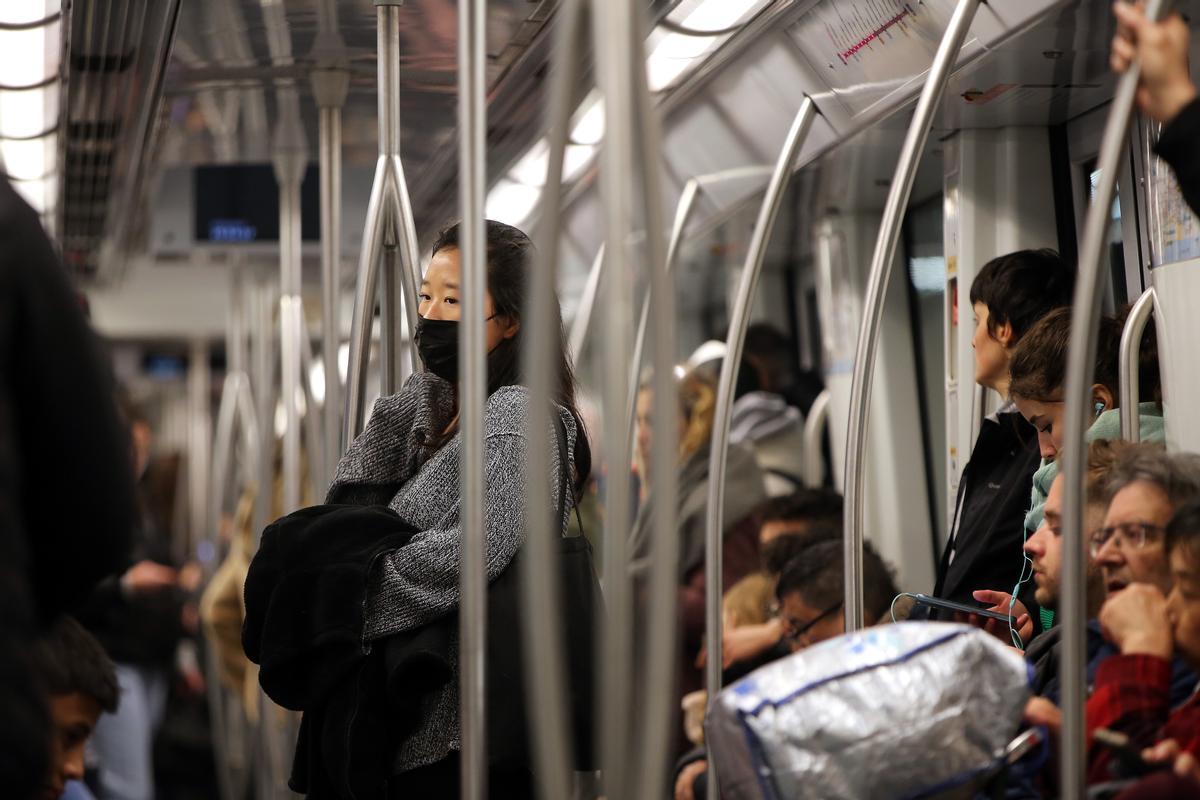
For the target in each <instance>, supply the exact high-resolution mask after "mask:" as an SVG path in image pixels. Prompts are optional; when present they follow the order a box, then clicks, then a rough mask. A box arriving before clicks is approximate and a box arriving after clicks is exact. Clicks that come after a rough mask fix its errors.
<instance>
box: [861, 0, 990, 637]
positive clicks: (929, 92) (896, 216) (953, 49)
mask: <svg viewBox="0 0 1200 800" xmlns="http://www.w3.org/2000/svg"><path fill="white" fill-rule="evenodd" d="M979 3H980V0H959V2H958V5H957V6H955V8H954V14H953V15H952V16H951V17H950V24H949V25H948V26H947V27H946V32H945V34H943V36H942V41H941V44H939V45H938V49H937V53H935V54H934V57H933V63H932V64H930V66H929V76H928V77H927V78H926V79H925V85H924V87H923V88H922V89H921V96H920V98H919V99H918V100H917V107H916V110H915V111H914V112H913V118H912V122H910V123H909V126H908V132H907V133H906V134H905V137H904V144H903V146H902V148H901V150H900V160H899V161H898V162H897V164H896V173H895V176H894V177H893V178H892V183H891V189H890V190H889V191H888V197H887V203H886V205H885V206H884V210H883V218H882V220H881V221H880V223H879V236H878V238H877V239H876V240H875V254H874V256H873V258H872V259H871V272H870V277H869V279H868V282H867V296H866V300H865V301H864V303H863V311H862V322H861V323H860V325H859V329H858V343H857V345H856V347H855V355H854V377H853V382H852V383H851V389H850V421H849V428H848V432H847V437H846V478H845V488H846V536H845V549H846V553H845V558H846V567H845V581H846V583H845V591H846V598H845V614H846V630H847V631H856V630H858V629H859V628H861V627H862V626H863V586H862V550H863V505H864V502H865V497H864V494H863V483H864V479H865V477H866V476H865V466H864V463H863V456H864V455H865V454H866V446H867V416H868V413H869V405H870V401H871V379H872V377H873V375H874V372H875V356H876V353H877V351H878V349H879V326H880V323H881V321H882V318H883V303H884V298H885V296H886V294H887V287H888V283H889V279H890V278H891V273H892V262H893V261H894V260H895V258H896V245H897V244H898V243H899V241H900V228H901V225H902V224H903V222H904V210H905V208H906V207H907V205H908V199H909V197H910V196H911V195H912V187H913V182H914V180H915V179H916V175H917V166H918V165H919V164H920V160H921V151H922V150H923V149H924V147H925V142H926V140H927V139H928V138H929V128H930V125H931V124H932V123H933V115H934V113H935V112H936V111H937V107H938V105H939V104H940V103H941V100H942V94H943V93H944V92H945V89H946V81H947V80H948V79H949V77H950V71H951V68H952V67H953V66H954V61H955V58H956V57H957V56H958V52H959V50H960V49H962V45H963V41H964V40H965V39H966V36H967V32H968V31H969V30H970V28H971V21H972V20H973V19H974V18H975V12H976V11H977V10H978V8H979Z"/></svg>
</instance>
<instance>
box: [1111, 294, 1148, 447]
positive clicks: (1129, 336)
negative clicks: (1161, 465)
mask: <svg viewBox="0 0 1200 800" xmlns="http://www.w3.org/2000/svg"><path fill="white" fill-rule="evenodd" d="M1153 312H1154V289H1153V288H1150V289H1147V290H1146V291H1144V292H1142V296H1141V297H1139V298H1138V299H1137V302H1136V303H1134V304H1133V308H1131V309H1130V310H1129V317H1128V318H1126V320H1125V329H1124V330H1123V331H1121V351H1120V362H1119V363H1120V371H1119V373H1118V374H1119V375H1120V380H1121V388H1120V391H1121V400H1120V402H1121V438H1122V439H1124V440H1125V441H1127V442H1140V441H1141V440H1142V431H1141V426H1140V425H1139V423H1138V404H1139V403H1140V402H1141V398H1140V397H1139V396H1138V394H1139V387H1138V372H1139V370H1138V367H1139V364H1138V361H1139V359H1138V355H1139V353H1140V352H1141V349H1142V336H1143V335H1144V334H1145V333H1146V323H1148V322H1149V321H1150V315H1151V314H1152V313H1153Z"/></svg>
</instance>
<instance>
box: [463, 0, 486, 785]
mask: <svg viewBox="0 0 1200 800" xmlns="http://www.w3.org/2000/svg"><path fill="white" fill-rule="evenodd" d="M486 28H487V3H486V0H463V2H460V3H459V4H458V131H459V144H458V203H459V210H460V212H459V217H460V218H461V220H462V222H461V223H460V225H461V232H460V237H459V253H460V254H461V262H460V263H461V264H462V267H461V270H462V287H463V292H462V295H463V297H462V320H461V322H460V327H461V329H462V336H461V338H460V339H459V342H458V358H459V372H458V378H459V387H458V407H459V424H460V426H461V431H462V467H461V476H460V479H459V493H460V507H461V509H462V512H461V518H462V525H461V528H460V530H461V531H462V537H461V539H462V545H461V547H462V556H461V560H460V563H461V568H460V571H459V572H460V574H459V603H460V604H459V616H458V619H459V645H460V646H459V675H460V676H461V677H460V681H459V719H460V720H461V735H462V760H461V763H460V772H461V783H462V796H463V798H465V800H483V798H486V797H487V740H486V733H487V719H486V711H487V708H486V700H487V696H486V694H485V687H486V680H487V675H486V669H485V667H486V653H485V649H486V645H487V555H488V553H487V529H486V523H487V520H486V518H485V516H484V508H483V500H484V492H485V490H486V486H485V484H484V479H485V476H484V472H483V453H484V442H483V437H484V418H483V415H484V407H485V402H486V395H487V347H486V342H485V328H486V325H487V323H486V322H485V321H484V317H485V315H486V312H485V310H484V306H485V299H486V295H487V228H486V224H485V221H484V205H485V202H486V198H487V185H486V181H487V149H486V145H487V102H486V94H487V80H486V66H487V49H486V33H487V30H486Z"/></svg>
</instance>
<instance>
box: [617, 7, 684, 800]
mask: <svg viewBox="0 0 1200 800" xmlns="http://www.w3.org/2000/svg"><path fill="white" fill-rule="evenodd" d="M630 5H631V11H630V15H631V17H632V19H631V22H632V25H631V26H630V27H631V29H632V30H631V32H632V34H633V35H632V39H631V41H630V42H629V50H630V52H631V53H633V54H634V56H633V59H632V62H633V65H634V67H635V71H634V74H633V86H632V91H633V94H634V97H635V101H636V106H635V115H634V123H635V128H634V130H635V132H636V133H637V134H638V136H637V151H638V152H637V156H638V171H637V173H635V174H636V175H637V178H638V179H640V180H639V181H638V186H637V188H638V190H639V194H640V195H641V198H642V212H643V214H644V215H645V225H644V229H645V232H646V247H645V254H646V260H647V261H648V267H647V271H648V273H649V278H650V281H649V283H650V292H649V296H650V297H653V298H654V299H655V300H654V302H655V307H656V309H657V311H658V313H657V314H656V315H655V316H654V329H653V348H652V350H651V353H652V363H653V364H654V366H655V370H654V381H653V385H654V399H653V413H654V419H655V420H656V421H657V423H658V424H657V425H656V426H655V427H654V430H653V435H652V436H651V444H650V446H651V453H652V455H651V461H652V462H653V463H652V464H651V470H650V471H651V477H652V484H653V486H654V493H655V497H656V503H655V505H654V508H653V509H652V515H651V520H650V522H651V530H652V531H653V542H654V544H653V547H652V551H651V555H652V559H651V570H650V589H649V591H648V592H647V593H646V594H647V602H648V603H649V615H648V617H649V619H648V624H647V626H646V630H647V636H648V638H649V644H648V646H647V648H646V650H647V652H646V661H647V666H646V667H645V673H644V679H643V681H642V686H643V689H642V691H641V693H640V696H639V697H640V698H644V701H645V703H646V707H645V711H644V714H643V716H642V720H643V732H642V737H641V740H640V741H639V740H638V739H636V738H635V739H634V743H635V746H636V747H637V751H636V752H637V754H638V756H639V758H640V763H639V764H638V765H637V771H636V772H635V773H634V774H635V777H636V778H637V783H636V784H635V786H636V794H635V796H637V797H654V796H656V795H657V794H658V793H659V792H661V791H662V787H663V786H664V785H666V784H667V773H666V770H667V766H668V763H669V758H670V749H669V748H670V745H671V743H672V741H673V740H674V737H673V736H672V733H671V721H672V719H673V715H672V711H673V706H674V705H675V703H677V702H678V699H677V698H676V697H673V696H672V695H671V693H670V692H668V691H667V687H669V686H672V685H673V683H674V679H675V657H676V654H677V652H678V645H677V636H678V620H677V617H676V607H677V603H678V597H679V595H678V592H677V590H676V585H677V584H676V581H677V571H678V568H679V547H680V545H679V535H680V534H679V526H678V524H677V520H676V517H677V492H678V485H677V484H678V480H679V473H678V467H677V464H676V463H675V456H676V454H677V453H678V451H679V440H678V433H677V431H678V425H677V423H676V417H677V415H678V413H679V403H678V399H677V396H676V393H675V392H674V391H673V390H674V388H675V377H674V370H673V369H672V365H673V364H674V361H675V290H674V286H673V285H672V281H671V259H670V258H668V255H667V248H666V246H665V242H664V240H663V230H664V229H665V224H664V222H665V221H664V219H663V202H662V200H663V195H662V172H661V166H660V164H661V155H660V152H659V151H660V150H661V142H662V132H661V127H660V124H659V118H658V116H657V114H656V111H655V105H654V103H653V101H652V99H651V96H650V85H649V76H648V74H647V71H646V60H647V59H646V52H645V42H646V37H647V35H648V32H647V20H646V15H645V10H644V7H643V6H642V5H641V4H640V3H637V2H633V3H631V4H630ZM681 227H682V226H681ZM679 237H682V230H681V231H680V234H679ZM679 237H673V238H674V239H675V251H676V252H678V249H679V241H680V238H679ZM643 344H644V340H643ZM636 383H637V381H636V379H633V380H631V385H636ZM633 410H634V409H633V407H632V406H630V407H629V408H628V409H627V417H626V418H627V419H629V421H630V422H631V423H632V421H633ZM631 431H632V425H630V428H629V429H628V430H627V431H626V436H625V441H627V442H629V443H630V447H631V448H632V446H633V440H632V433H631ZM635 650H636V648H635Z"/></svg>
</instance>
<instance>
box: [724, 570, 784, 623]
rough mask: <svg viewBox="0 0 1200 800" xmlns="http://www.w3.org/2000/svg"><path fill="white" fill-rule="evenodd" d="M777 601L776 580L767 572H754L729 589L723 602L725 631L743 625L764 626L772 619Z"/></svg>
mask: <svg viewBox="0 0 1200 800" xmlns="http://www.w3.org/2000/svg"><path fill="white" fill-rule="evenodd" d="M774 600H775V579H774V578H772V577H771V576H770V575H768V574H766V573H765V572H754V573H751V574H750V575H747V576H746V577H744V578H742V579H741V580H740V581H738V582H737V583H735V584H734V585H733V586H731V587H729V591H727V592H725V597H724V599H723V600H722V601H721V611H722V614H723V615H724V628H725V630H733V629H734V628H740V627H742V626H743V625H762V624H763V623H764V622H766V621H767V620H768V619H770V618H771V606H772V604H773V601H774Z"/></svg>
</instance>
